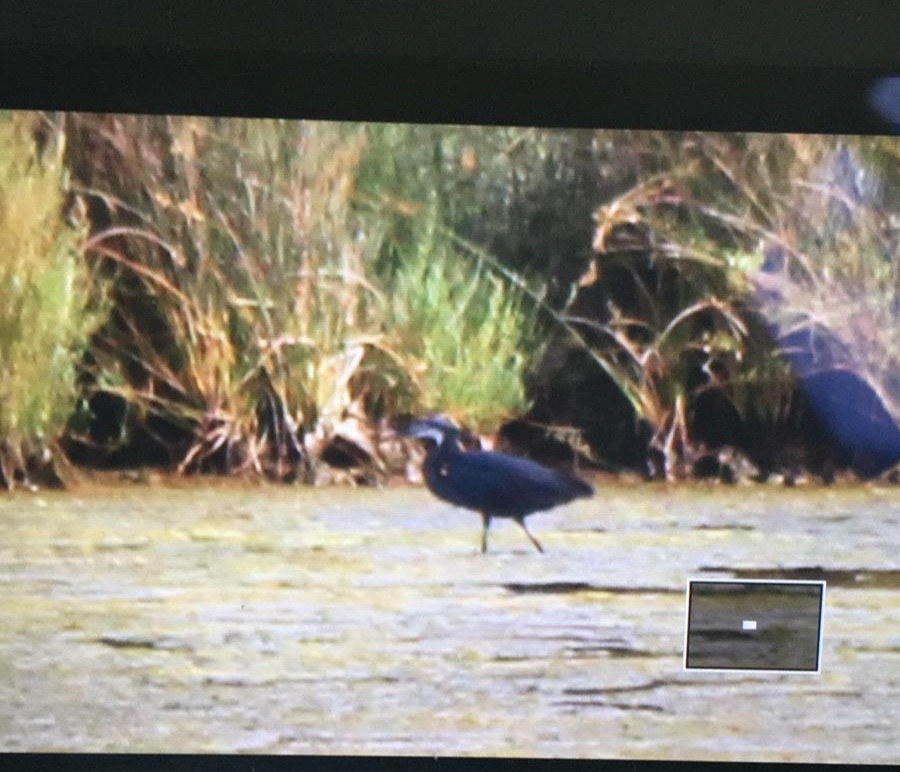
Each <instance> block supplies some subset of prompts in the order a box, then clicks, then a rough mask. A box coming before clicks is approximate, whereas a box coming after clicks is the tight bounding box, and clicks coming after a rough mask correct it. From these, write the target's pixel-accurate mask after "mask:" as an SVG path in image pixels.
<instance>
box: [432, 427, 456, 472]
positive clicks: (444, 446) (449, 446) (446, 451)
mask: <svg viewBox="0 0 900 772" xmlns="http://www.w3.org/2000/svg"><path fill="white" fill-rule="evenodd" d="M460 452H461V451H460V449H459V438H458V437H457V436H456V435H455V434H454V433H452V432H447V433H446V434H444V437H443V439H442V440H441V441H440V443H438V444H437V445H435V447H434V448H432V450H431V453H429V454H428V456H429V459H428V460H429V461H431V463H432V464H442V463H444V462H445V461H448V460H450V459H451V458H453V456H457V455H459V453H460Z"/></svg>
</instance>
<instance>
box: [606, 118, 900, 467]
mask: <svg viewBox="0 0 900 772" xmlns="http://www.w3.org/2000/svg"><path fill="white" fill-rule="evenodd" d="M618 139H619V141H620V142H623V141H625V142H627V143H628V145H629V147H630V149H631V151H632V152H634V151H637V149H638V148H640V147H644V148H645V152H644V153H640V152H637V157H638V158H641V157H643V158H647V159H649V161H648V162H646V163H645V164H642V163H638V164H637V166H638V172H637V181H636V182H635V184H633V185H632V186H631V187H630V188H629V189H628V190H627V191H625V192H624V193H623V194H622V195H620V196H619V197H617V198H616V199H614V200H612V201H611V202H609V203H608V204H606V205H604V206H603V207H601V208H600V209H599V210H598V212H597V215H596V218H597V233H596V237H595V248H596V250H597V252H598V259H597V265H596V266H595V269H594V270H595V273H596V275H603V273H604V271H606V272H607V273H608V272H609V271H610V269H612V268H614V267H615V266H616V264H619V265H621V264H622V263H623V262H624V263H632V264H633V270H632V271H631V273H632V276H633V284H634V286H635V287H636V289H637V297H638V300H637V301H636V302H632V303H631V305H630V308H629V309H628V311H627V312H626V311H624V310H623V309H621V308H618V307H616V306H615V305H613V306H612V312H611V318H609V319H603V320H600V321H601V322H602V324H598V322H597V320H593V326H594V327H595V328H599V329H600V330H601V331H602V332H603V333H604V336H603V337H601V342H600V343H598V344H597V345H595V346H594V351H595V354H597V355H598V356H599V357H600V358H601V359H602V361H603V363H604V364H605V365H606V366H607V367H608V368H609V370H610V371H611V372H613V374H615V375H618V376H619V377H618V381H617V382H618V383H619V385H620V388H622V390H623V392H624V393H626V394H627V395H628V396H629V398H630V399H631V402H632V404H633V406H634V407H635V410H636V413H637V415H638V416H640V417H641V418H643V419H645V420H647V421H648V422H649V424H650V425H651V427H652V428H653V439H652V441H651V444H653V445H656V446H657V448H659V449H660V450H662V452H663V453H664V455H665V457H666V459H667V462H666V464H667V467H673V464H674V462H675V461H677V460H678V459H679V458H681V457H682V456H683V454H684V451H686V450H689V449H690V447H691V446H692V444H693V443H692V438H691V437H690V436H689V435H690V428H691V427H689V426H688V423H689V422H687V421H685V419H684V418H682V417H680V416H682V415H683V413H684V406H685V405H686V404H688V403H689V402H690V400H691V399H692V398H693V397H696V396H697V394H699V393H700V392H702V391H704V390H708V389H711V388H712V389H716V390H718V391H719V392H720V393H721V394H723V395H725V396H726V397H727V398H728V399H729V400H730V401H731V403H732V404H733V405H734V406H735V408H736V409H737V410H738V412H739V414H740V415H741V416H742V418H743V419H744V420H745V421H747V422H748V423H753V424H756V425H758V426H769V427H771V428H772V429H773V430H776V429H777V426H778V425H779V424H780V423H783V422H784V420H785V419H786V416H787V414H788V413H789V407H790V401H791V399H792V395H793V394H794V386H795V379H796V375H797V374H798V373H801V374H803V373H808V372H810V371H811V370H810V368H813V369H815V368H816V367H819V368H823V369H827V368H834V367H844V368H847V369H850V370H852V371H853V372H854V373H856V374H858V375H860V376H861V377H862V378H863V379H864V380H866V381H867V382H868V383H869V384H870V385H871V386H872V387H873V388H874V389H875V390H876V391H877V392H878V393H879V394H881V395H882V397H883V399H884V401H885V403H886V405H888V406H889V409H891V411H892V412H893V414H894V416H895V419H896V418H898V417H900V410H898V407H900V401H898V391H897V386H896V384H897V383H898V382H900V379H898V372H900V337H898V335H900V333H898V329H900V327H898V325H897V312H898V301H897V288H898V286H900V283H898V280H897V277H898V275H900V274H898V270H900V267H898V266H900V260H898V238H897V228H896V222H895V218H896V201H897V191H898V190H900V188H898V187H897V186H896V176H897V175H896V174H894V175H893V181H890V180H889V179H888V178H889V175H888V174H887V172H886V171H885V170H887V169H890V168H891V166H892V162H891V161H890V160H889V158H888V156H889V155H890V154H889V153H888V150H892V151H893V152H896V146H895V143H891V142H888V143H885V142H883V141H878V140H864V139H858V138H841V137H798V136H783V135H738V134H734V135H718V134H701V133H687V134H662V133H653V132H650V133H635V134H633V135H631V136H629V137H628V138H627V139H626V138H625V137H624V136H621V137H618ZM879 154H880V156H881V157H880V158H879V157H878V156H879ZM895 161H896V159H895V158H894V161H893V164H894V165H895ZM892 185H893V188H892V187H891V186H892ZM892 202H893V203H892ZM892 211H894V214H893V215H892V214H891V212H892ZM892 218H893V219H892ZM648 261H649V262H648ZM648 267H651V268H652V270H650V271H649V273H648V270H647V269H648ZM642 271H643V275H642ZM648 276H650V277H655V278H656V279H657V280H658V279H659V278H660V277H663V278H664V279H665V281H664V286H657V287H653V286H649V285H648V281H647V277H648ZM710 312H712V316H711V315H710ZM692 317H693V319H692ZM676 328H677V329H676ZM816 331H819V333H820V334H822V335H821V337H822V338H823V340H824V341H826V343H824V344H823V345H825V346H826V347H827V348H828V352H827V355H825V354H823V356H822V357H821V358H820V361H818V362H808V361H805V359H803V361H801V358H798V355H797V354H796V352H795V350H794V344H795V342H796V340H797V338H796V336H797V334H806V335H810V334H811V335H815V334H816ZM673 332H674V334H672V333H673ZM662 343H665V344H666V345H665V346H662V345H661V344H662ZM803 357H806V354H805V353H804V354H803ZM629 360H631V362H632V364H631V365H630V366H629V364H628V362H629ZM698 365H702V369H703V370H704V371H705V373H706V375H704V376H703V377H701V378H700V379H698V378H697V377H696V375H697V366H698ZM623 368H624V369H623ZM710 368H713V369H714V370H715V373H714V374H713V373H712V372H711V371H710ZM692 372H693V377H692ZM676 439H678V442H675V440H676ZM661 440H662V442H661ZM676 446H677V447H676ZM672 474H673V472H671V471H670V472H669V476H671V475H672Z"/></svg>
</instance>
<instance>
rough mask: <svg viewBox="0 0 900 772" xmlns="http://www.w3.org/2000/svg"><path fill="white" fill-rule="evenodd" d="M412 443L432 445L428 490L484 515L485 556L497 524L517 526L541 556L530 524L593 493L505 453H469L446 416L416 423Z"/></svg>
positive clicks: (409, 429) (425, 468) (572, 479)
mask: <svg viewBox="0 0 900 772" xmlns="http://www.w3.org/2000/svg"><path fill="white" fill-rule="evenodd" d="M404 434H405V435H406V436H407V437H411V438H415V439H418V440H426V441H429V442H430V443H432V444H431V445H430V447H429V449H428V451H427V453H426V455H425V463H424V466H423V472H424V477H425V484H426V486H427V487H428V489H429V490H430V491H431V492H432V493H433V494H434V495H435V496H437V497H438V498H439V499H442V500H443V501H447V502H449V503H451V504H455V505H456V506H459V507H463V508H465V509H471V510H474V511H476V512H478V513H480V514H481V519H482V531H481V552H482V554H483V553H485V552H487V542H488V531H489V530H490V527H491V520H492V519H493V518H508V519H511V520H513V521H514V522H516V523H518V524H519V526H520V527H521V528H522V530H523V531H525V534H526V535H527V536H528V538H529V540H530V541H531V543H532V544H533V545H534V547H535V548H536V549H537V551H538V552H543V551H544V548H543V547H542V546H541V543H540V542H539V541H538V540H537V539H536V538H535V537H534V535H533V534H532V533H531V531H529V530H528V527H527V526H526V525H525V518H526V517H528V516H529V515H532V514H534V513H535V512H543V511H545V510H548V509H552V508H553V507H556V506H559V505H561V504H567V503H569V502H570V501H573V500H575V499H577V498H589V497H591V496H592V495H593V494H594V489H593V488H592V487H591V486H590V485H589V484H588V483H586V482H584V480H581V479H579V478H577V477H572V476H570V475H567V474H564V473H562V472H559V471H556V470H553V469H548V468H547V467H545V466H541V465H540V464H538V463H535V462H534V461H531V460H529V459H526V458H521V457H519V456H511V455H507V454H506V453H495V452H487V451H465V450H463V449H462V448H461V447H460V435H461V432H460V429H459V428H457V427H456V426H455V425H454V424H453V423H452V422H451V421H450V420H449V419H448V418H446V417H445V416H441V415H435V416H429V417H427V418H422V419H418V420H414V421H412V422H411V423H410V424H409V425H408V426H407V427H406V430H405V432H404Z"/></svg>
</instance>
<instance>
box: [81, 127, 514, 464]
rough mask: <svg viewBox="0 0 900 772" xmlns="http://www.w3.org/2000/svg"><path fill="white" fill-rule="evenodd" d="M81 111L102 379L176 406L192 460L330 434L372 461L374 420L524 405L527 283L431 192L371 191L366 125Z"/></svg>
mask: <svg viewBox="0 0 900 772" xmlns="http://www.w3.org/2000/svg"><path fill="white" fill-rule="evenodd" d="M70 121H71V126H70V130H71V132H72V134H73V135H74V136H75V137H77V138H78V140H79V144H78V147H79V152H80V153H81V155H78V154H77V153H75V154H72V156H70V163H71V165H72V167H73V168H74V169H75V170H77V171H78V172H79V177H80V180H81V183H82V187H81V194H82V195H83V196H85V197H86V198H87V199H89V200H91V201H92V202H93V205H94V209H95V214H94V221H95V223H100V222H103V227H97V228H95V231H94V233H92V234H91V237H90V239H89V240H88V242H87V251H88V254H89V255H90V256H91V257H92V259H94V260H95V261H97V264H98V265H99V266H101V267H102V269H103V270H104V271H105V272H106V274H107V275H108V277H109V279H110V281H111V282H112V284H113V286H114V288H115V290H114V297H115V313H114V315H113V316H112V318H111V320H110V323H109V324H108V325H106V326H105V328H104V329H103V330H102V331H101V332H100V333H99V334H98V335H97V336H96V337H95V339H94V347H93V362H94V365H93V372H92V378H93V381H92V384H91V386H90V387H89V389H90V390H93V391H105V392H111V393H114V394H116V395H118V396H119V397H121V398H122V399H123V400H125V401H126V402H127V403H128V404H130V405H132V406H133V408H134V409H133V410H132V411H131V413H130V414H131V415H132V416H133V417H134V419H133V420H136V421H137V422H139V423H141V424H142V425H144V426H154V425H159V424H160V422H163V423H164V424H166V425H168V426H169V427H170V428H169V435H174V436H175V438H176V439H175V440H172V439H167V438H164V437H161V441H163V442H167V443H168V445H169V446H170V448H171V454H172V458H173V461H175V462H177V465H178V467H179V468H180V469H182V470H184V471H189V470H212V469H219V470H223V471H225V470H227V471H230V472H235V471H237V472H240V471H256V472H257V473H262V474H266V475H270V476H273V477H277V478H279V479H289V478H294V477H298V476H305V477H308V476H310V474H312V475H314V474H315V469H314V468H313V467H315V466H316V465H317V463H318V459H319V458H320V457H322V455H323V454H324V453H325V452H326V450H327V448H328V446H329V444H330V443H331V441H332V439H333V438H334V437H336V436H341V437H343V438H344V439H348V438H350V441H351V442H352V443H353V444H355V445H356V446H357V447H358V448H361V449H362V451H363V453H362V455H363V456H366V455H367V456H368V457H369V460H370V461H373V463H376V465H377V459H376V458H374V456H376V455H377V452H376V449H375V448H374V447H373V445H372V442H371V438H370V437H368V436H367V434H368V429H369V427H371V425H372V423H373V421H374V420H375V419H379V418H383V417H390V415H391V414H393V413H395V412H397V411H398V410H410V411H419V410H426V409H439V410H447V411H448V412H455V413H457V414H458V415H459V417H460V418H461V419H463V420H467V421H471V422H474V423H475V424H477V425H478V426H480V427H481V426H488V425H492V426H496V425H497V423H498V421H499V419H500V418H501V417H504V416H506V415H508V414H510V413H511V412H514V411H516V410H517V409H519V408H520V407H521V405H522V404H523V401H524V397H523V395H522V386H521V373H522V367H523V362H524V357H523V354H522V348H521V345H522V343H523V341H524V340H525V338H524V337H523V336H524V335H525V334H526V333H527V329H526V328H527V319H526V317H525V315H524V313H523V312H522V309H521V308H520V306H519V305H518V304H517V301H516V299H515V297H514V293H513V292H512V291H510V290H509V288H508V287H507V286H506V285H505V284H504V283H503V282H501V281H499V280H498V279H497V277H495V276H492V275H491V274H490V273H489V272H487V271H485V270H483V269H482V268H480V267H479V266H478V265H477V264H476V261H474V260H472V259H468V258H466V256H464V255H460V254H459V253H456V252H453V251H452V250H450V249H449V248H448V244H449V241H448V240H447V239H446V238H443V241H442V237H439V236H438V235H437V234H438V233H439V231H438V229H437V228H436V227H435V226H436V224H437V223H439V222H442V221H443V217H445V215H441V214H440V213H439V212H438V211H437V210H436V208H435V206H434V199H433V197H431V196H430V195H429V194H427V193H424V194H423V195H421V196H420V197H419V198H418V199H413V200H411V201H406V202H405V205H404V206H400V207H399V209H398V205H397V201H398V195H397V194H396V193H395V191H394V190H393V189H392V185H391V184H390V180H389V179H379V178H377V176H375V177H373V176H371V175H370V176H369V177H368V181H367V190H366V193H365V195H360V194H359V191H358V186H357V180H358V178H359V175H360V173H361V171H360V170H361V164H362V162H363V159H364V158H365V157H367V154H369V153H371V150H370V149H369V147H368V140H369V137H368V135H367V132H366V131H365V130H364V127H361V126H358V125H350V124H328V123H306V122H295V121H241V120H232V119H230V120H214V119H198V118H175V117H169V118H140V117H129V116H78V115H73V116H70ZM389 177H390V175H389ZM391 179H394V178H391ZM408 192H409V191H403V192H402V195H401V196H400V197H399V198H402V197H403V195H406V193H408ZM417 193H423V191H422V189H421V188H419V189H417ZM373 201H374V202H375V203H376V204H377V205H376V206H373ZM361 204H362V205H361ZM401 210H402V211H401ZM388 212H390V214H388ZM398 212H400V214H398ZM386 255H390V256H393V257H397V256H399V258H400V260H399V263H398V262H396V261H395V260H394V259H393V257H392V258H391V259H386V258H385V256H386ZM517 347H518V348H517ZM172 427H174V429H172ZM179 433H180V436H181V437H182V438H183V439H180V440H179V439H177V438H178V437H179Z"/></svg>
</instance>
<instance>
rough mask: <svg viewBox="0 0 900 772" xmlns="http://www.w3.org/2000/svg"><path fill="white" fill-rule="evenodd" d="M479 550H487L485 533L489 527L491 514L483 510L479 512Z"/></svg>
mask: <svg viewBox="0 0 900 772" xmlns="http://www.w3.org/2000/svg"><path fill="white" fill-rule="evenodd" d="M481 524H482V528H481V552H482V554H484V553H485V552H487V535H488V529H489V528H490V527H491V516H490V515H488V514H486V513H485V512H482V513H481Z"/></svg>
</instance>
